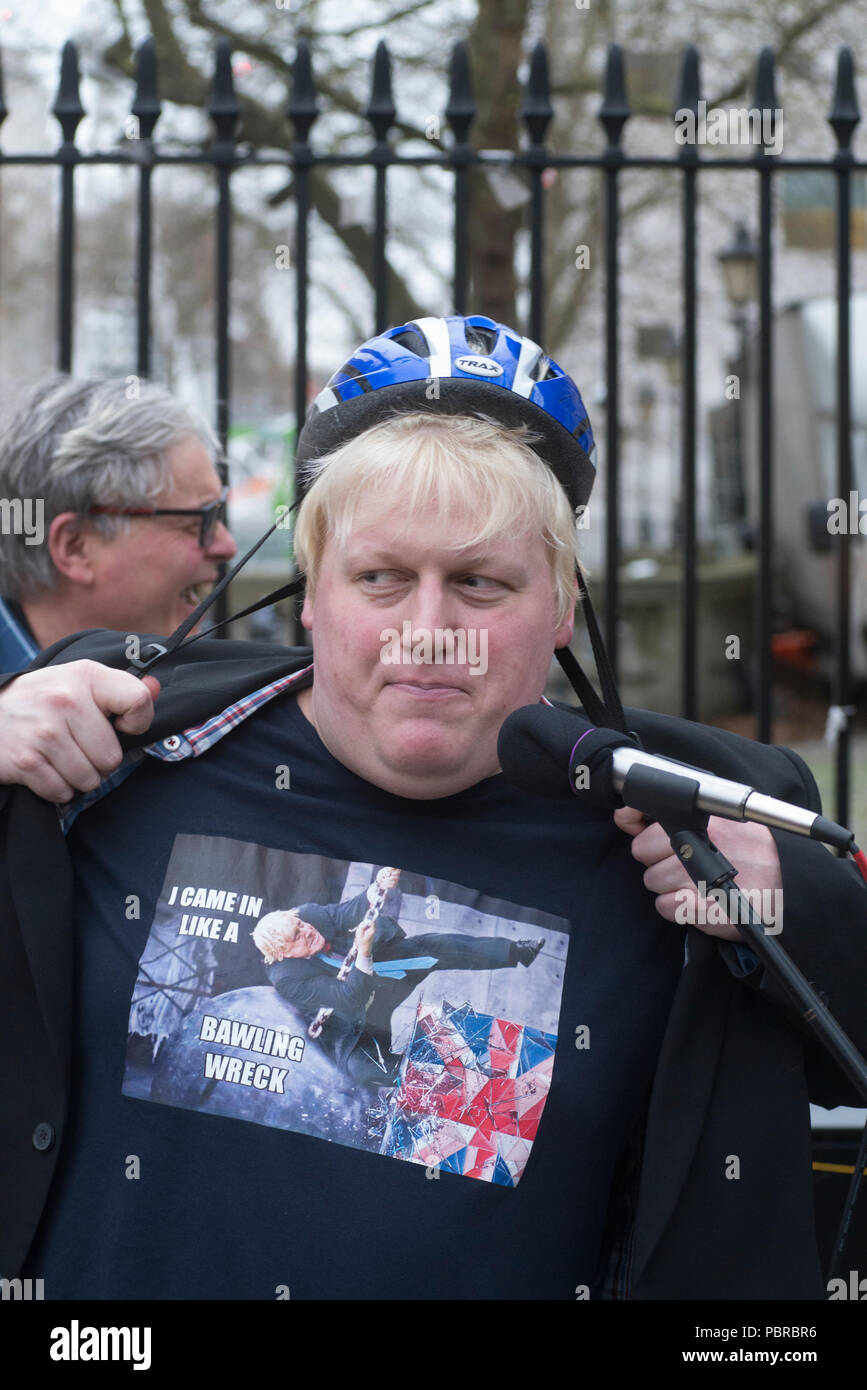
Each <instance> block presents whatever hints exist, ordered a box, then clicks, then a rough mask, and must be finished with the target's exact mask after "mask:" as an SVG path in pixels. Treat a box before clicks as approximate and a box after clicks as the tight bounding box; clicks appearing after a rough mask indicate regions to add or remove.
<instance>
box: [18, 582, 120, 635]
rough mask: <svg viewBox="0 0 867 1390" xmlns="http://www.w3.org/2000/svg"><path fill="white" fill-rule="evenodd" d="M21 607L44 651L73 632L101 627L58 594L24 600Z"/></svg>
mask: <svg viewBox="0 0 867 1390" xmlns="http://www.w3.org/2000/svg"><path fill="white" fill-rule="evenodd" d="M19 606H20V608H21V611H22V613H23V614H24V617H25V618H26V619H27V623H28V626H29V627H30V631H31V632H32V633H33V636H34V638H35V640H36V641H37V642H38V644H39V646H40V647H41V648H43V649H44V648H45V647H50V646H52V644H53V643H54V642H59V641H60V639H61V637H67V636H68V635H69V634H70V633H71V632H82V631H83V630H84V629H85V628H89V627H99V626H100V624H99V623H95V622H93V621H92V620H90V621H88V620H87V619H86V618H85V616H84V614H82V613H79V612H78V611H77V610H76V609H74V607H73V606H72V605H71V604H69V603H68V602H66V601H65V600H64V599H63V597H62V595H60V594H58V593H56V592H52V593H49V594H41V595H40V596H39V598H34V599H22V600H21V601H20V605H19Z"/></svg>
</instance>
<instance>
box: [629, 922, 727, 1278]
mask: <svg viewBox="0 0 867 1390" xmlns="http://www.w3.org/2000/svg"><path fill="white" fill-rule="evenodd" d="M687 942H688V946H689V959H688V963H687V965H686V966H685V967H684V969H683V972H682V974H681V978H680V982H679V984H678V987H677V990H676V992H675V996H674V1001H673V1004H672V1009H671V1013H670V1015H669V1019H668V1026H667V1028H666V1031H665V1036H664V1038H663V1041H662V1047H661V1049H660V1053H659V1061H658V1064H657V1068H656V1076H655V1079H654V1083H653V1089H652V1091H651V1098H650V1109H649V1113H648V1119H647V1133H646V1137H645V1145H644V1162H643V1164H642V1169H641V1183H640V1188H639V1194H638V1209H637V1213H636V1218H635V1239H634V1249H633V1258H632V1274H631V1279H630V1283H631V1286H632V1289H633V1291H634V1289H635V1287H636V1286H637V1284H638V1282H639V1280H640V1278H641V1276H642V1274H643V1272H644V1269H645V1267H646V1266H647V1263H648V1260H649V1259H650V1257H651V1255H652V1254H653V1250H654V1248H655V1246H656V1244H657V1242H658V1240H659V1238H660V1236H661V1235H662V1233H663V1231H664V1229H665V1226H666V1223H667V1222H668V1220H669V1217H670V1216H671V1214H672V1212H673V1210H674V1208H675V1206H676V1204H677V1201H678V1198H679V1195H680V1190H681V1188H682V1187H683V1184H684V1181H685V1180H686V1175H687V1173H688V1171H689V1168H690V1165H691V1163H692V1161H693V1156H694V1154H695V1150H696V1147H697V1144H698V1140H699V1136H700V1134H701V1130H702V1126H703V1124H704V1120H705V1115H706V1113H707V1110H708V1106H709V1104H710V1098H711V1092H712V1091H713V1086H714V1079H715V1077H716V1070H717V1059H718V1057H719V1053H720V1048H721V1046H722V1041H723V1037H724V1035H725V1023H726V1016H727V1014H728V1008H729V998H730V994H731V990H730V989H729V988H727V987H726V984H727V981H726V978H725V976H726V975H728V972H727V971H726V969H725V967H724V966H723V964H722V962H721V961H720V960H719V958H718V952H717V943H716V940H715V939H714V938H713V937H710V936H708V935H707V934H706V933H705V932H701V931H699V930H698V929H697V928H696V927H689V928H687ZM731 982H732V983H734V980H733V979H732V981H731Z"/></svg>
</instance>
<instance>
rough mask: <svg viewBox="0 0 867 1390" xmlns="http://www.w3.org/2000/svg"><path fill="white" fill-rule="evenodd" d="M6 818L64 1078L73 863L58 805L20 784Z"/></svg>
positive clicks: (36, 975)
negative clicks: (55, 805) (42, 798)
mask: <svg viewBox="0 0 867 1390" xmlns="http://www.w3.org/2000/svg"><path fill="white" fill-rule="evenodd" d="M7 823H8V854H9V882H10V886H11V892H12V900H13V904H14V909H15V914H16V916H17V918H18V925H19V930H20V933H21V939H22V941H23V943H24V949H25V951H26V953H27V959H28V961H29V963H30V971H31V975H32V978H33V986H34V989H35V991H36V997H37V999H38V1001H39V1009H40V1013H41V1015H42V1021H43V1023H44V1025H45V1031H46V1033H47V1035H48V1037H49V1039H50V1042H51V1047H52V1050H53V1052H54V1056H55V1058H56V1061H57V1071H58V1075H59V1076H60V1077H61V1079H62V1080H63V1081H64V1082H65V1081H66V1078H67V1074H68V1071H69V1054H70V1037H71V1028H72V990H71V988H70V981H71V979H72V959H73V944H72V928H71V924H70V914H71V905H72V868H71V865H70V861H69V857H68V854H67V851H66V844H65V842H64V839H63V834H62V832H61V829H60V824H59V822H58V819H57V812H56V810H55V808H54V806H53V805H50V804H49V803H48V802H45V801H40V800H39V798H38V797H36V796H34V794H33V793H32V792H30V791H28V790H27V789H26V787H16V788H15V790H14V792H13V793H12V795H11V797H10V800H9V806H8V822H7Z"/></svg>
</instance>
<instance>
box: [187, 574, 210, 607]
mask: <svg viewBox="0 0 867 1390" xmlns="http://www.w3.org/2000/svg"><path fill="white" fill-rule="evenodd" d="M213 587H214V582H213V580H211V579H203V580H201V581H200V582H199V583H198V584H188V585H187V587H186V589H181V599H182V600H183V602H184V603H186V604H188V605H189V607H190V608H198V606H199V604H200V603H201V602H202V599H203V598H205V597H206V596H207V595H208V594H209V593H210V592H211V589H212V588H213Z"/></svg>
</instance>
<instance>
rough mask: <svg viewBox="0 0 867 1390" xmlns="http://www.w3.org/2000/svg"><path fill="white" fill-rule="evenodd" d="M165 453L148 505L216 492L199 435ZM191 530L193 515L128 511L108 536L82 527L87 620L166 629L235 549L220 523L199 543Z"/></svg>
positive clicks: (197, 502)
mask: <svg viewBox="0 0 867 1390" xmlns="http://www.w3.org/2000/svg"><path fill="white" fill-rule="evenodd" d="M168 459H169V463H170V465H171V470H172V477H171V481H170V483H169V485H168V486H167V487H166V488H165V489H164V490H163V492H162V494H161V495H160V496H159V497H158V498H157V500H156V502H155V503H154V506H155V507H201V506H204V505H205V504H206V503H208V502H212V501H214V500H215V499H216V498H218V497H219V495H220V479H219V477H218V476H217V472H216V469H215V468H214V465H213V463H212V462H211V459H210V456H209V454H208V452H207V450H206V449H205V447H204V445H203V444H201V443H200V442H199V440H197V439H195V438H192V437H191V438H190V439H188V440H185V441H183V442H182V443H180V444H176V445H175V446H174V447H173V448H172V449H170V450H169V454H168ZM199 532H200V519H199V518H198V517H186V516H158V517H130V518H129V532H128V533H127V534H126V535H124V534H123V533H122V532H121V533H119V534H118V535H116V536H113V537H111V538H110V539H106V538H105V537H104V536H102V535H100V534H99V533H98V532H97V531H96V530H95V529H94V528H90V530H89V533H88V542H87V545H88V556H89V558H90V561H91V566H92V574H93V579H92V583H91V586H90V590H89V593H88V598H87V602H88V607H89V608H91V609H92V611H93V626H95V627H109V628H114V629H116V630H118V631H121V632H124V631H128V632H153V633H158V634H168V633H171V632H174V630H175V628H176V627H177V626H178V625H179V624H180V623H181V622H183V620H184V619H185V618H186V617H188V615H189V614H190V613H191V612H192V611H193V609H194V608H195V607H196V605H197V603H198V602H199V599H200V598H202V597H204V595H205V593H207V591H208V590H209V589H210V588H211V587H212V586H213V584H214V583H215V581H216V579H217V574H218V569H217V567H218V565H219V564H220V562H221V561H223V560H230V559H231V558H232V556H233V555H234V554H235V551H236V550H237V546H236V545H235V542H234V541H233V540H232V537H231V536H230V534H229V532H228V531H227V530H226V527H225V526H224V525H222V523H221V524H220V525H219V526H218V527H217V529H216V531H215V532H214V536H213V538H212V540H211V541H210V543H209V545H208V546H207V547H206V548H205V549H202V547H201V546H200V545H199ZM196 590H198V597H197V596H196V593H195V592H194V591H196Z"/></svg>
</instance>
